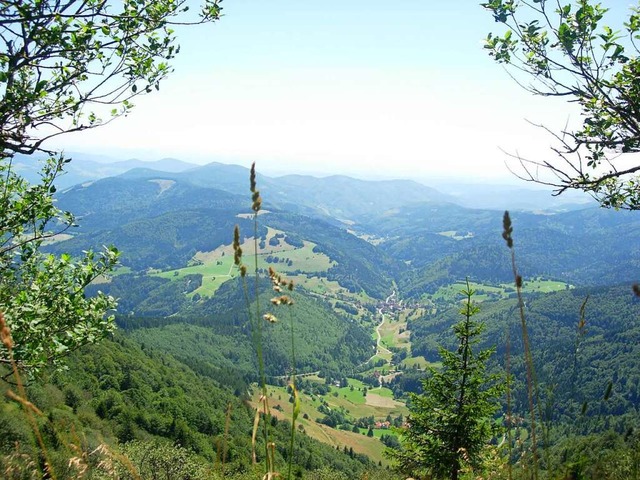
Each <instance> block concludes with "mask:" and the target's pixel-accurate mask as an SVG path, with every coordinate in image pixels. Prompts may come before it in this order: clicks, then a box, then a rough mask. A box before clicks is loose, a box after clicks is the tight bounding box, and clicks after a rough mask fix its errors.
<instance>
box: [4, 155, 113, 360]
mask: <svg viewBox="0 0 640 480" xmlns="http://www.w3.org/2000/svg"><path fill="white" fill-rule="evenodd" d="M60 168H61V161H56V160H54V159H51V160H49V161H48V162H47V163H46V164H45V167H44V170H43V172H42V180H41V182H40V183H39V184H38V185H29V184H28V183H27V182H26V181H25V180H23V179H22V178H20V177H19V176H17V175H16V174H15V173H14V172H13V171H12V170H11V168H10V165H8V164H6V163H1V164H0V189H1V191H2V197H1V199H0V202H1V203H0V277H1V278H2V282H1V283H0V309H2V311H3V312H4V314H5V317H6V320H7V324H8V325H9V327H10V329H11V333H12V336H13V340H14V343H15V346H14V349H13V357H14V360H15V361H16V363H17V365H18V367H20V368H22V369H29V370H31V371H32V372H35V371H37V370H38V369H40V368H42V367H43V366H45V365H47V364H51V363H53V364H56V363H57V362H58V361H59V360H60V358H61V357H62V356H64V355H65V354H67V353H68V352H69V351H70V350H74V349H76V348H78V347H79V346H81V345H83V344H86V343H93V342H95V341H97V340H99V339H100V338H102V337H104V336H105V335H106V334H108V333H109V332H110V331H111V330H112V329H113V327H114V324H113V318H112V317H105V312H106V311H108V310H109V309H112V308H114V307H115V301H114V299H113V298H112V297H109V296H106V295H103V294H101V293H98V294H97V295H96V296H94V297H92V298H89V299H87V298H85V295H84V292H83V289H84V287H86V286H87V285H88V284H89V283H90V282H92V281H93V280H94V279H95V278H96V277H98V276H99V275H101V274H103V273H104V272H106V271H108V270H109V269H110V268H111V267H112V266H113V265H114V264H115V262H116V259H117V256H118V252H117V251H116V250H115V249H114V248H107V249H105V250H104V251H103V252H102V253H101V254H99V255H95V254H94V253H93V252H91V251H89V252H85V254H84V255H83V257H82V258H80V259H78V260H75V261H74V260H72V259H71V257H70V256H69V255H67V254H63V255H60V256H54V255H50V254H48V255H47V254H44V253H42V252H41V247H42V246H43V244H44V242H45V241H46V240H47V239H48V238H50V237H51V236H53V235H54V234H55V233H56V232H60V231H64V230H65V229H67V228H69V226H71V224H72V221H73V217H72V216H71V215H70V214H69V213H67V212H61V211H60V210H58V209H57V208H56V206H55V205H54V200H53V193H54V192H55V188H54V187H53V180H54V179H55V176H56V174H57V173H58V172H59V171H60ZM0 363H5V364H8V363H9V352H8V351H7V350H6V349H4V348H3V347H0Z"/></svg>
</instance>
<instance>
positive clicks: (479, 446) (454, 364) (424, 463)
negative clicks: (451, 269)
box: [389, 281, 504, 480]
mask: <svg viewBox="0 0 640 480" xmlns="http://www.w3.org/2000/svg"><path fill="white" fill-rule="evenodd" d="M461 293H462V295H464V297H465V300H464V306H463V308H462V310H461V311H460V313H461V315H462V316H463V319H462V320H461V321H460V322H459V323H457V324H456V325H454V326H453V332H454V334H455V336H456V338H457V339H458V348H457V349H456V350H455V351H448V350H445V349H444V348H441V349H440V356H441V357H442V368H441V369H440V370H436V369H435V368H430V372H429V374H428V376H427V377H426V378H425V379H424V380H423V381H422V387H423V393H422V394H420V395H418V394H411V400H410V403H409V409H410V415H409V418H408V424H409V427H408V429H407V430H406V431H405V432H404V433H403V436H402V447H403V448H402V449H401V450H399V451H391V452H389V454H390V456H391V457H392V458H394V459H395V460H396V461H397V462H398V467H399V469H400V470H401V471H402V472H403V473H406V474H408V475H412V476H414V477H416V478H437V479H447V478H449V479H451V480H456V479H458V477H459V474H460V470H461V469H462V468H463V467H465V466H468V467H470V468H471V469H474V470H475V469H479V468H480V467H481V466H482V464H483V449H484V447H485V446H486V445H487V443H488V442H489V441H490V440H491V438H493V437H494V436H495V435H496V434H497V433H498V427H497V425H496V424H495V422H494V421H493V415H494V413H495V412H496V410H497V408H498V406H499V403H498V399H499V397H500V396H501V395H502V392H503V391H504V385H503V383H501V382H500V381H499V379H500V377H499V376H497V375H490V374H487V373H486V364H487V360H488V359H489V357H490V356H491V355H492V354H493V349H487V350H481V351H478V352H476V351H474V350H475V347H476V345H477V343H478V340H479V338H478V337H479V336H480V334H481V333H482V331H483V329H484V324H483V323H480V322H476V321H475V320H473V316H474V315H475V314H476V313H477V312H478V307H477V306H476V305H475V304H474V303H473V301H472V297H473V295H474V291H473V290H472V289H471V287H470V285H469V282H468V281H467V286H466V288H465V289H464V290H463V291H462V292H461Z"/></svg>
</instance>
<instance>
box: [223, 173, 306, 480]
mask: <svg viewBox="0 0 640 480" xmlns="http://www.w3.org/2000/svg"><path fill="white" fill-rule="evenodd" d="M249 183H250V191H251V200H252V204H251V209H252V210H253V249H254V250H253V263H254V297H255V308H252V305H251V299H250V296H249V286H248V283H247V266H246V265H245V264H243V263H242V248H241V246H240V244H241V242H240V229H239V227H238V226H237V225H236V227H235V230H234V235H233V250H234V263H235V265H236V266H237V267H238V269H239V271H240V276H241V278H242V289H243V292H244V299H245V303H246V306H247V311H248V313H249V322H250V324H251V335H252V341H253V345H254V348H255V351H256V356H257V361H258V377H259V388H260V399H259V402H258V407H257V409H256V416H255V419H254V426H253V435H252V445H253V452H252V455H253V461H254V463H255V462H257V458H256V452H255V445H256V439H257V433H258V429H259V423H260V418H261V417H262V418H263V428H262V437H263V441H264V448H265V450H264V455H265V476H264V478H265V479H271V478H274V477H275V476H279V474H278V473H277V472H276V471H275V443H274V442H273V441H272V434H271V431H270V428H271V409H270V407H269V395H268V390H267V381H266V374H265V364H264V354H263V348H264V343H263V333H264V332H263V324H262V320H265V321H266V322H268V323H275V322H277V321H278V319H277V317H276V316H275V315H273V314H272V313H265V314H264V315H261V307H260V272H259V268H258V247H259V241H258V215H259V213H260V209H261V207H262V198H261V197H260V191H259V190H258V189H257V188H256V187H257V185H256V169H255V163H253V164H252V165H251V173H250V178H249ZM269 280H270V281H271V286H272V289H273V290H274V291H275V292H277V293H278V294H280V295H278V296H276V297H274V298H272V299H271V304H272V305H276V306H279V305H287V306H292V305H293V300H292V299H291V297H290V296H288V295H284V294H281V293H282V291H283V289H288V290H289V291H291V290H293V287H294V285H293V281H291V282H287V281H286V280H285V279H283V278H282V277H281V276H280V275H278V274H277V273H276V271H275V270H274V269H273V268H271V267H269ZM289 320H290V330H291V359H292V377H291V383H290V386H291V389H292V392H293V393H292V395H293V397H294V408H293V415H292V421H291V438H290V446H289V462H288V463H289V464H288V478H289V479H290V478H291V474H292V467H293V453H294V439H295V424H296V419H297V417H298V415H299V413H300V400H299V397H298V392H297V390H296V383H295V375H296V367H295V365H296V361H295V334H294V322H293V313H292V311H291V309H289ZM261 408H262V411H260V409H261Z"/></svg>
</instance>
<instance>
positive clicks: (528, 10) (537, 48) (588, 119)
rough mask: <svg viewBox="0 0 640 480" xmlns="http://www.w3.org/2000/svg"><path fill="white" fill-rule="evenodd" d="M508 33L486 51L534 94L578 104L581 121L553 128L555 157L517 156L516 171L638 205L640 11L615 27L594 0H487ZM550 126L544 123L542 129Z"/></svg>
mask: <svg viewBox="0 0 640 480" xmlns="http://www.w3.org/2000/svg"><path fill="white" fill-rule="evenodd" d="M482 6H483V7H485V8H486V9H487V10H489V11H490V12H491V13H492V14H493V17H494V19H495V21H496V22H498V23H500V24H501V25H502V26H503V27H504V28H505V31H504V32H501V33H499V34H497V35H494V34H491V33H490V34H489V35H488V37H487V39H486V44H485V48H487V49H488V51H489V54H490V55H491V56H493V57H494V59H495V60H496V61H497V62H498V63H500V64H504V65H507V66H509V67H513V69H512V72H511V73H512V77H513V78H514V79H515V80H516V81H517V82H518V83H519V84H520V85H522V86H524V88H526V89H527V90H528V91H529V92H532V93H533V94H535V95H540V96H556V97H563V98H566V99H568V101H571V102H575V103H577V104H578V105H579V106H580V109H581V125H580V126H578V127H577V128H575V129H568V131H561V132H553V131H551V130H548V129H547V130H548V131H549V132H550V133H551V134H552V135H553V137H554V138H555V140H557V142H558V145H557V146H556V147H554V148H552V150H553V151H554V156H553V158H552V159H547V160H543V161H535V160H529V159H523V158H520V157H518V158H519V160H520V165H521V167H522V170H521V171H520V173H516V175H518V176H520V178H523V179H525V180H528V181H534V182H538V183H542V184H545V185H550V186H553V187H554V188H555V194H560V193H562V192H564V191H566V190H569V189H577V190H582V191H585V192H588V193H589V194H591V195H592V196H593V197H595V198H596V199H597V200H598V201H599V202H600V204H601V205H602V206H605V207H613V208H623V209H630V210H637V209H640V175H639V173H638V172H640V164H638V161H637V159H632V158H630V156H629V155H627V154H633V153H638V152H640V81H639V78H640V59H639V58H638V53H639V50H638V43H637V40H639V39H640V9H639V8H638V7H633V8H631V10H630V12H629V14H628V16H627V21H626V22H624V23H623V25H621V26H619V27H618V28H611V27H609V26H607V25H605V24H604V23H603V19H604V18H605V15H606V14H607V12H608V9H607V8H604V7H603V6H602V5H601V4H600V3H596V2H593V1H589V0H579V1H576V2H548V1H547V0H532V1H516V0H491V1H487V2H485V3H482ZM543 128H545V127H543Z"/></svg>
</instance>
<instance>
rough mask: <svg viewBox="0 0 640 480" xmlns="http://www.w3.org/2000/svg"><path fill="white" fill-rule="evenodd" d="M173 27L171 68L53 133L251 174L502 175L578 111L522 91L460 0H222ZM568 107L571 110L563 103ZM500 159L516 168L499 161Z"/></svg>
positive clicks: (69, 140)
mask: <svg viewBox="0 0 640 480" xmlns="http://www.w3.org/2000/svg"><path fill="white" fill-rule="evenodd" d="M222 6H223V16H222V18H221V19H220V20H219V21H218V22H216V23H214V24H208V25H202V26H197V27H189V28H180V29H179V30H178V43H180V45H181V52H180V54H179V56H178V57H177V58H176V59H175V60H174V61H173V63H172V65H173V67H174V68H175V71H174V72H173V73H172V75H171V76H170V77H169V78H168V79H167V80H166V81H164V83H162V84H161V88H160V91H159V92H154V93H152V94H151V95H148V96H145V97H140V98H138V99H137V100H136V101H135V104H136V107H135V109H134V110H133V112H132V113H131V114H130V115H128V116H127V117H126V118H119V119H117V120H116V121H114V122H112V123H110V124H109V125H106V126H103V127H100V128H97V129H94V130H91V131H84V132H81V133H78V134H70V135H67V136H65V137H60V139H59V140H56V144H55V146H56V147H58V148H64V149H65V150H67V151H80V152H89V153H93V154H101V155H108V156H114V157H116V158H119V159H126V158H133V157H135V158H141V159H145V160H153V159H160V158H163V157H175V158H179V159H182V160H185V161H190V162H194V163H201V164H204V163H208V162H211V161H222V162H225V163H237V164H241V165H249V164H250V163H251V162H252V161H255V162H257V165H258V168H259V169H260V170H261V171H263V172H264V173H312V174H319V175H329V174H336V173H340V174H349V175H353V176H357V177H360V178H415V179H418V180H426V181H428V180H429V179H431V178H443V177H463V178H470V179H471V178H473V179H476V180H477V179H488V180H493V181H498V180H500V181H501V180H504V179H511V180H513V177H512V176H511V175H510V174H509V172H508V170H507V167H506V166H505V162H509V156H508V155H506V154H505V153H504V152H503V151H506V152H510V153H512V154H516V153H517V154H520V155H523V156H526V157H528V158H535V159H541V158H544V157H545V156H548V155H550V154H551V152H550V150H549V145H550V143H551V138H550V137H549V136H548V134H546V133H544V132H543V131H542V130H541V129H539V128H536V127H534V126H532V125H531V124H530V123H529V122H533V123H544V124H545V125H547V126H549V127H550V128H561V127H563V126H564V125H565V124H566V122H567V120H568V119H569V120H571V119H572V118H573V119H575V118H576V117H577V114H576V113H575V112H573V111H572V107H571V106H569V105H568V104H566V103H564V102H563V101H558V100H554V99H541V98H537V97H534V96H532V95H531V94H529V93H528V92H526V91H525V90H524V89H522V88H521V87H519V86H518V85H517V84H515V83H514V82H513V80H512V79H511V78H510V77H509V75H508V74H507V73H506V71H505V70H504V69H503V67H501V66H499V65H497V64H496V63H495V62H494V61H493V60H492V59H491V58H490V57H489V56H488V55H487V54H486V52H485V51H484V50H483V39H484V38H485V37H486V35H487V33H488V32H490V31H492V30H493V31H495V30H496V28H497V26H496V24H495V23H494V21H493V18H492V17H491V15H490V14H489V13H488V12H486V11H484V10H483V9H482V8H481V7H480V6H479V2H476V1H469V0H451V1H447V2H445V1H425V0H394V1H388V0H386V1H380V0H367V1H364V0H348V1H347V0H325V1H323V2H317V1H315V2H312V1H309V0H270V1H265V0H224V1H223V2H222ZM572 112H573V113H572ZM512 166H516V165H515V164H514V163H512Z"/></svg>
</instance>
